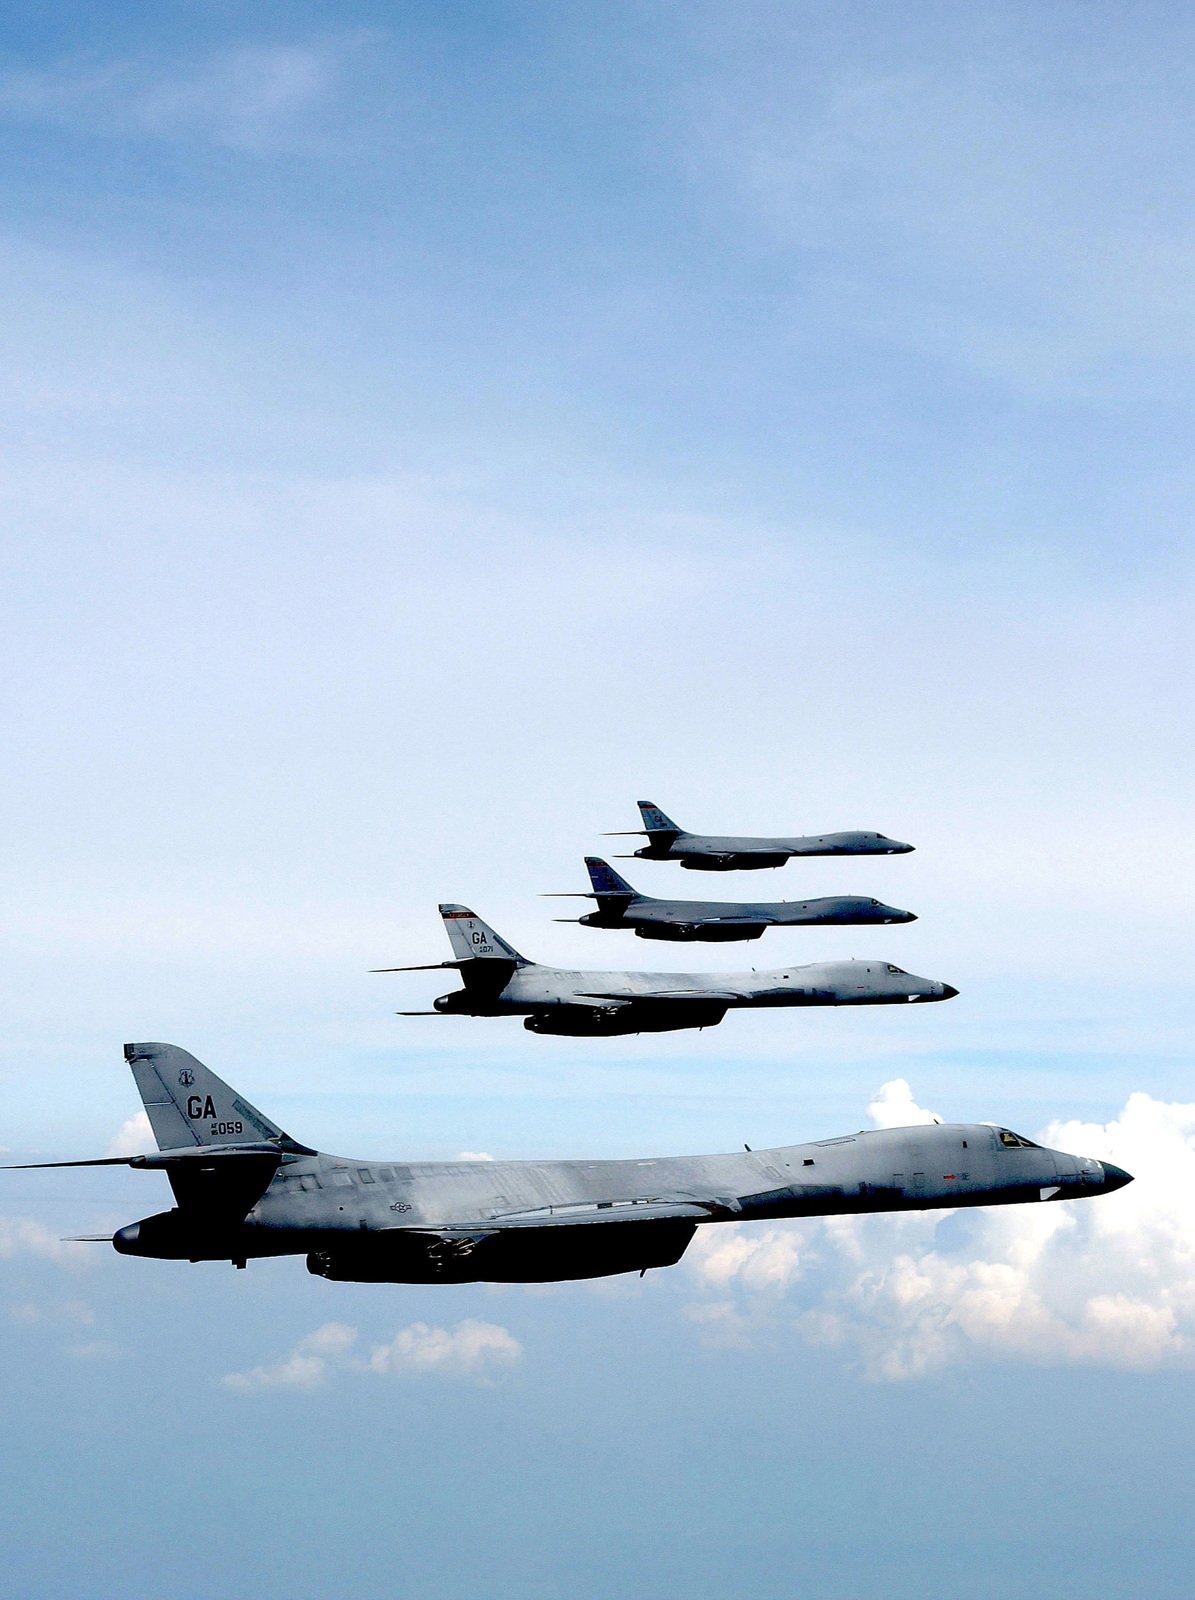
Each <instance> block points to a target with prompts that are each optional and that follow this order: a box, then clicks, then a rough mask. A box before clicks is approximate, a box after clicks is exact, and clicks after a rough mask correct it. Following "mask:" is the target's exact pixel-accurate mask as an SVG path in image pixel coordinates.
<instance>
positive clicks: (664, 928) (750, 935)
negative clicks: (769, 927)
mask: <svg viewBox="0 0 1195 1600" xmlns="http://www.w3.org/2000/svg"><path fill="white" fill-rule="evenodd" d="M764 926H765V924H762V923H761V924H759V925H758V926H754V927H752V926H751V925H750V924H745V923H744V924H739V925H737V926H736V925H735V924H733V923H730V924H727V923H718V922H641V923H638V924H637V925H636V928H635V937H636V938H637V939H669V940H674V941H678V940H683V941H686V942H692V943H695V944H697V943H699V944H731V943H737V942H739V941H741V940H743V939H759V938H761V937H762V935H763V931H764Z"/></svg>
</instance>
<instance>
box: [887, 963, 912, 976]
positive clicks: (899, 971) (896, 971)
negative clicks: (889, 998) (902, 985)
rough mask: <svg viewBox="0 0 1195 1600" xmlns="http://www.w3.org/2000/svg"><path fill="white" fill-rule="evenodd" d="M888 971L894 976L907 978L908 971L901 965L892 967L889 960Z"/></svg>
mask: <svg viewBox="0 0 1195 1600" xmlns="http://www.w3.org/2000/svg"><path fill="white" fill-rule="evenodd" d="M888 971H889V972H890V973H891V974H892V976H893V977H894V978H907V977H908V973H907V972H906V971H905V969H904V968H903V967H894V966H893V965H892V963H891V962H889V963H888Z"/></svg>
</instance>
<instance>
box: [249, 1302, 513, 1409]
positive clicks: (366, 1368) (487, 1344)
mask: <svg viewBox="0 0 1195 1600" xmlns="http://www.w3.org/2000/svg"><path fill="white" fill-rule="evenodd" d="M356 1343H357V1330H356V1328H351V1327H349V1326H348V1325H347V1324H345V1323H343V1322H325V1323H324V1324H323V1326H322V1327H319V1328H316V1329H315V1331H314V1332H313V1333H309V1334H308V1335H307V1337H306V1338H304V1339H301V1340H300V1341H299V1343H298V1344H297V1345H296V1346H295V1348H294V1349H293V1350H292V1351H291V1352H290V1354H289V1355H286V1356H284V1357H283V1358H282V1359H281V1360H280V1361H276V1362H274V1363H273V1364H272V1365H269V1366H260V1367H253V1368H251V1369H250V1370H249V1371H248V1372H230V1373H227V1374H226V1375H225V1376H224V1377H223V1378H222V1379H221V1380H220V1382H221V1383H222V1384H223V1386H224V1387H225V1388H226V1389H233V1390H236V1391H237V1392H238V1393H247V1392H248V1391H250V1390H253V1389H316V1388H319V1387H320V1385H322V1384H323V1383H325V1382H326V1381H327V1379H328V1377H329V1376H330V1375H331V1374H332V1373H334V1372H337V1371H340V1372H345V1371H351V1372H356V1373H367V1372H372V1373H389V1372H437V1373H442V1374H445V1375H447V1376H451V1377H467V1378H473V1379H476V1380H478V1381H480V1382H483V1383H484V1382H492V1381H493V1379H494V1378H495V1377H496V1376H497V1375H498V1374H499V1373H501V1372H503V1371H508V1370H509V1369H510V1368H511V1367H513V1366H515V1365H516V1364H517V1363H518V1362H519V1361H520V1360H521V1359H522V1354H523V1347H522V1346H521V1345H520V1344H519V1342H518V1340H517V1339H516V1338H515V1337H514V1335H513V1334H511V1333H510V1332H508V1330H507V1329H506V1328H501V1327H499V1326H498V1325H497V1324H496V1323H493V1322H480V1321H478V1320H477V1319H476V1318H472V1317H469V1318H466V1319H465V1320H464V1321H462V1322H458V1323H457V1325H456V1327H455V1328H451V1329H449V1328H436V1327H432V1326H431V1325H429V1324H428V1323H426V1322H413V1323H411V1324H410V1326H409V1327H406V1328H400V1329H399V1330H398V1332H397V1333H396V1334H395V1336H394V1338H393V1339H391V1340H389V1341H388V1342H386V1343H384V1344H376V1345H374V1347H373V1349H372V1350H371V1351H370V1353H369V1356H368V1357H367V1358H365V1359H364V1360H362V1359H359V1358H357V1357H355V1355H354V1353H353V1352H354V1348H355V1346H356Z"/></svg>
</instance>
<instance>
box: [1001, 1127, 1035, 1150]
mask: <svg viewBox="0 0 1195 1600" xmlns="http://www.w3.org/2000/svg"><path fill="white" fill-rule="evenodd" d="M996 1137H997V1138H998V1139H999V1140H1000V1143H1001V1144H1002V1145H1003V1146H1004V1148H1005V1149H1006V1150H1040V1149H1041V1145H1039V1144H1034V1142H1033V1140H1032V1139H1023V1138H1022V1137H1021V1135H1020V1134H1019V1133H1013V1131H1012V1130H1011V1128H997V1129H996Z"/></svg>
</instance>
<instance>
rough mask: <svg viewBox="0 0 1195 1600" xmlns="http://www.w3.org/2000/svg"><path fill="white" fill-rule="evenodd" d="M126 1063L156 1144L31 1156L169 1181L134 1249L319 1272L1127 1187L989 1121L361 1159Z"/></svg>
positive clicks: (517, 1277) (434, 1264) (564, 1256)
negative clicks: (457, 1156)
mask: <svg viewBox="0 0 1195 1600" xmlns="http://www.w3.org/2000/svg"><path fill="white" fill-rule="evenodd" d="M125 1057H126V1059H127V1060H128V1062H129V1065H130V1066H131V1067H132V1069H133V1076H134V1078H135V1079H136V1082H137V1088H138V1089H139V1090H140V1092H141V1098H142V1101H143V1102H144V1104H145V1109H146V1111H147V1112H148V1114H149V1120H150V1125H151V1126H152V1128H153V1132H154V1137H155V1139H156V1140H157V1143H158V1153H157V1154H156V1155H142V1156H107V1157H101V1158H99V1159H98V1160H95V1161H59V1162H39V1163H36V1165H38V1166H55V1167H76V1166H78V1167H89V1166H114V1165H121V1166H129V1167H137V1168H141V1169H147V1170H150V1171H154V1170H157V1171H162V1172H165V1174H166V1176H167V1178H168V1180H169V1182H170V1186H171V1188H172V1189H173V1191H174V1197H175V1201H176V1204H175V1206H174V1207H173V1208H172V1209H171V1210H169V1211H163V1212H160V1213H158V1215H156V1216H152V1217H146V1218H145V1219H144V1220H143V1221H141V1222H133V1223H130V1224H129V1225H128V1226H127V1227H124V1228H120V1229H119V1230H118V1231H117V1232H116V1233H115V1234H114V1235H113V1237H112V1244H113V1245H114V1246H115V1248H116V1249H117V1250H118V1251H120V1253H121V1254H122V1255H130V1256H153V1257H157V1258H158V1259H165V1260H183V1261H231V1262H233V1263H234V1264H235V1265H236V1266H239V1267H243V1266H244V1265H245V1263H246V1262H247V1261H249V1260H251V1259H254V1258H259V1257H265V1256H284V1255H305V1256H306V1257H307V1270H308V1271H309V1272H312V1273H316V1274H317V1275H318V1276H320V1277H323V1278H334V1279H339V1280H343V1281H351V1282H356V1283H475V1282H493V1283H546V1282H555V1281H558V1280H562V1279H567V1278H598V1277H604V1276H607V1275H609V1274H612V1273H618V1272H646V1270H647V1269H648V1268H649V1267H667V1266H671V1265H673V1264H674V1263H675V1262H677V1261H679V1260H680V1258H681V1256H682V1255H683V1254H684V1252H685V1249H686V1247H687V1245H688V1244H689V1241H690V1240H691V1239H692V1237H693V1234H694V1232H695V1230H696V1229H697V1228H698V1227H700V1226H703V1225H706V1224H709V1223H713V1222H740V1221H746V1220H750V1219H759V1220H763V1219H765V1218H777V1217H817V1216H831V1215H841V1214H847V1213H859V1212H868V1211H914V1210H926V1209H932V1208H941V1207H946V1206H951V1207H953V1206H978V1205H1009V1204H1014V1203H1017V1202H1020V1201H1029V1202H1041V1201H1053V1200H1071V1199H1080V1198H1083V1197H1086V1196H1090V1195H1098V1194H1107V1193H1109V1192H1110V1191H1111V1190H1113V1189H1119V1188H1121V1187H1122V1186H1123V1185H1124V1184H1126V1183H1129V1182H1130V1181H1131V1178H1130V1175H1129V1174H1128V1173H1127V1172H1124V1171H1122V1170H1121V1168H1119V1167H1115V1166H1112V1165H1111V1164H1110V1163H1108V1162H1104V1161H1094V1160H1090V1159H1088V1158H1085V1157H1083V1156H1072V1155H1066V1154H1064V1153H1063V1152H1062V1151H1060V1150H1047V1149H1043V1148H1042V1147H1041V1146H1039V1145H1035V1144H1033V1143H1032V1142H1031V1141H1030V1140H1028V1139H1023V1138H1021V1136H1020V1135H1019V1134H1015V1133H1012V1132H1010V1131H1009V1130H1008V1129H1007V1128H997V1127H992V1126H989V1125H988V1124H986V1123H978V1124H969V1123H955V1124H946V1123H943V1124H938V1125H936V1126H932V1127H929V1126H926V1127H913V1128H886V1129H880V1130H877V1131H875V1132H870V1133H859V1134H852V1135H848V1136H846V1137H845V1138H841V1139H819V1140H816V1141H814V1142H813V1143H812V1144H797V1145H783V1146H781V1147H779V1148H778V1149H774V1150H754V1151H750V1150H744V1151H743V1152H742V1153H740V1154H735V1155H718V1156H666V1157H661V1158H657V1159H654V1160H645V1161H473V1162H465V1161H447V1162H446V1161H439V1162H417V1163H411V1162H396V1161H389V1162H379V1161H361V1160H349V1159H347V1158H344V1157H340V1156H330V1155H325V1154H324V1153H322V1152H321V1151H318V1150H313V1149H311V1148H309V1147H308V1146H307V1145H301V1144H298V1143H296V1142H295V1140H293V1139H292V1138H290V1137H289V1135H287V1134H285V1133H283V1132H282V1130H281V1128H279V1127H278V1126H277V1125H276V1124H275V1123H273V1122H271V1121H270V1120H269V1118H268V1117H265V1116H263V1115H262V1113H261V1112H260V1111H258V1110H257V1109H256V1108H255V1107H254V1106H251V1105H250V1104H249V1102H248V1101H247V1100H244V1099H242V1098H241V1097H240V1096H239V1095H238V1094H237V1093H236V1092H235V1090H233V1089H231V1088H230V1087H229V1086H228V1084H226V1083H224V1082H223V1081H222V1080H221V1079H220V1078H218V1077H217V1076H216V1075H215V1073H214V1072H209V1071H208V1069H207V1068H206V1067H204V1066H203V1065H202V1063H201V1062H199V1061H197V1060H196V1059H195V1057H194V1056H192V1055H188V1053H187V1052H186V1051H185V1050H180V1049H178V1048H177V1046H175V1045H169V1044H128V1045H126V1046H125ZM92 1237H94V1236H92ZM102 1237H103V1238H104V1239H106V1238H107V1235H104V1236H102Z"/></svg>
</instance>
